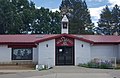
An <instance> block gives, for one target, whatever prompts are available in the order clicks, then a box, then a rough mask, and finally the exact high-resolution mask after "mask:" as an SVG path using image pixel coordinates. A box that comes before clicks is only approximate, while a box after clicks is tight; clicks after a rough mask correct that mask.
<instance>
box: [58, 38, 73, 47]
mask: <svg viewBox="0 0 120 78" xmlns="http://www.w3.org/2000/svg"><path fill="white" fill-rule="evenodd" d="M73 45H74V40H73V39H71V38H67V37H60V38H58V39H56V46H73Z"/></svg>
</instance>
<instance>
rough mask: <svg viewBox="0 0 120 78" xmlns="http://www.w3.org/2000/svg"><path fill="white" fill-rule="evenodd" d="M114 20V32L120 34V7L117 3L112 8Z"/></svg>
mask: <svg viewBox="0 0 120 78" xmlns="http://www.w3.org/2000/svg"><path fill="white" fill-rule="evenodd" d="M112 21H113V24H112V25H113V27H114V28H113V33H115V32H117V33H118V34H120V8H119V6H118V5H115V6H114V7H113V9H112Z"/></svg>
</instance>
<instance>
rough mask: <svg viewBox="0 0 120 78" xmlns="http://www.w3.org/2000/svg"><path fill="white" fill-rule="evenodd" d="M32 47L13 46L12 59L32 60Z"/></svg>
mask: <svg viewBox="0 0 120 78" xmlns="http://www.w3.org/2000/svg"><path fill="white" fill-rule="evenodd" d="M32 58H33V57H32V48H13V49H12V60H32Z"/></svg>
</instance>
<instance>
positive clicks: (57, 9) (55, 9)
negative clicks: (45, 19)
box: [51, 8, 60, 12]
mask: <svg viewBox="0 0 120 78" xmlns="http://www.w3.org/2000/svg"><path fill="white" fill-rule="evenodd" d="M51 11H52V12H55V11H60V10H59V8H54V9H51Z"/></svg>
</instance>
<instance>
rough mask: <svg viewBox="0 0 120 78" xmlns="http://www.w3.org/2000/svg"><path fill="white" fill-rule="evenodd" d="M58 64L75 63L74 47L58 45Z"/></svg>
mask: <svg viewBox="0 0 120 78" xmlns="http://www.w3.org/2000/svg"><path fill="white" fill-rule="evenodd" d="M56 65H74V48H73V47H68V46H62V47H56Z"/></svg>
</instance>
